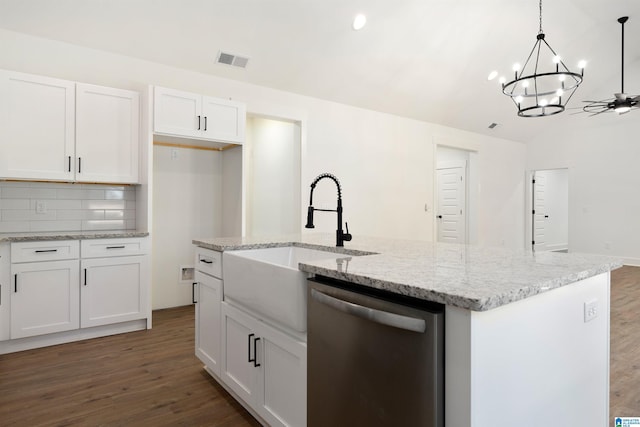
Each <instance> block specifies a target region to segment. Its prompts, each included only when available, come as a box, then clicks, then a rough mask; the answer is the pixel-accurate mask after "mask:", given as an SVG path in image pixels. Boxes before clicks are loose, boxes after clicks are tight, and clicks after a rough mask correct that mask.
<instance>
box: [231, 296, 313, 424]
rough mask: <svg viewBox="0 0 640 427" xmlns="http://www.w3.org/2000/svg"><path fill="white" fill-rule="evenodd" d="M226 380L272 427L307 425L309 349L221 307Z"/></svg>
mask: <svg viewBox="0 0 640 427" xmlns="http://www.w3.org/2000/svg"><path fill="white" fill-rule="evenodd" d="M222 324H223V325H222V326H223V330H222V340H223V342H222V348H223V358H222V366H221V377H222V380H223V381H224V382H225V384H227V385H228V386H229V387H230V388H231V389H232V390H233V391H234V392H235V393H236V394H237V395H238V396H239V397H240V398H241V399H243V400H244V401H245V402H246V403H248V404H249V406H251V407H252V408H253V409H254V410H255V411H256V412H257V413H258V415H260V416H261V417H262V418H263V419H264V420H266V421H267V422H268V424H269V425H271V426H272V427H275V426H283V427H284V426H295V427H300V426H306V424H307V346H306V344H305V343H303V342H300V341H297V340H295V339H294V338H292V337H290V336H288V335H286V334H284V333H283V332H280V331H278V330H276V329H274V328H272V327H271V326H269V325H267V324H266V323H264V322H262V321H259V320H257V319H255V318H253V317H252V316H250V315H248V314H246V313H244V312H242V311H240V310H238V309H236V308H235V307H232V306H230V305H229V304H227V303H225V302H223V303H222Z"/></svg>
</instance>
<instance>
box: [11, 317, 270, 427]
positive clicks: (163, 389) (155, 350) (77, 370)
mask: <svg viewBox="0 0 640 427" xmlns="http://www.w3.org/2000/svg"><path fill="white" fill-rule="evenodd" d="M153 316H154V317H153V323H154V325H153V326H154V327H153V329H151V330H148V331H139V332H132V333H128V334H120V335H114V336H111V337H104V338H97V339H92V340H87V341H81V342H76V343H70V344H63V345H58V346H53V347H47V348H42V349H37V350H29V351H23V352H19V353H12V354H7V355H2V356H0V425H2V426H30V427H31V426H97V425H105V426H221V427H241V426H259V424H258V423H257V422H256V421H255V419H253V418H252V417H251V415H249V413H248V412H246V411H245V410H244V408H242V407H241V406H240V405H239V404H238V403H237V402H236V401H235V400H234V399H233V398H232V397H231V396H230V395H229V394H227V392H226V391H225V390H224V389H223V388H222V387H220V386H219V385H218V384H217V383H216V382H215V381H214V380H213V379H212V378H211V377H210V376H209V375H208V374H207V373H206V372H204V370H203V369H202V366H203V364H202V363H201V362H200V361H199V360H198V359H197V358H196V357H195V355H194V345H195V344H194V310H193V306H186V307H180V308H175V309H169V310H160V311H155V312H154V313H153Z"/></svg>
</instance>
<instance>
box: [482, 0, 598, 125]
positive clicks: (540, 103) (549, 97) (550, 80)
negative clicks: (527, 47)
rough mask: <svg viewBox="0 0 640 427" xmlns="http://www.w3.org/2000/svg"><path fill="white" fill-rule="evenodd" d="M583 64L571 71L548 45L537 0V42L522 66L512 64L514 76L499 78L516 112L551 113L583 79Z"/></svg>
mask: <svg viewBox="0 0 640 427" xmlns="http://www.w3.org/2000/svg"><path fill="white" fill-rule="evenodd" d="M545 47H546V49H544V48H545ZM534 54H535V58H534ZM532 59H535V61H532ZM585 65H586V63H585V61H580V62H579V63H578V67H579V68H580V69H581V71H580V73H579V74H578V73H574V72H572V71H570V70H569V68H567V66H566V65H565V64H564V62H563V61H562V58H560V56H559V55H558V54H557V53H556V52H555V51H554V50H553V49H552V48H551V46H549V43H547V41H546V40H545V34H544V32H542V0H540V30H539V32H538V35H537V36H536V43H535V44H534V45H533V49H531V53H529V57H528V58H527V61H526V62H525V63H524V66H523V67H522V68H521V67H520V64H514V66H513V71H514V79H513V80H511V81H509V82H507V79H506V78H505V77H501V78H500V80H499V82H500V83H501V84H502V93H504V94H505V95H507V96H509V97H510V98H511V100H512V101H513V103H514V104H515V105H516V107H518V116H520V117H544V116H552V115H554V114H558V113H561V112H563V111H564V108H565V105H567V102H569V100H570V99H571V97H572V96H573V93H574V92H575V90H576V89H577V88H578V86H579V85H580V83H582V77H583V76H584V67H585ZM543 67H544V68H543ZM545 70H546V71H545ZM492 75H494V73H492ZM494 76H495V75H494ZM490 77H491V75H490Z"/></svg>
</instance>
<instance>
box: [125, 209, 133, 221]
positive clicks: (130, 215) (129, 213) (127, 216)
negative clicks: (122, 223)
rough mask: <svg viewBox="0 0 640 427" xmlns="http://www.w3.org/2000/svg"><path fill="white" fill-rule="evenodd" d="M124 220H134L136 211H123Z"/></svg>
mask: <svg viewBox="0 0 640 427" xmlns="http://www.w3.org/2000/svg"><path fill="white" fill-rule="evenodd" d="M124 219H136V211H135V209H125V211H124Z"/></svg>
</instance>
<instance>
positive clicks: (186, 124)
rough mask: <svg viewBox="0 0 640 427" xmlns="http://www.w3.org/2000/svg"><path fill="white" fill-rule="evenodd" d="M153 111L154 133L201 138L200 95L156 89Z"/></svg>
mask: <svg viewBox="0 0 640 427" xmlns="http://www.w3.org/2000/svg"><path fill="white" fill-rule="evenodd" d="M153 110H154V112H153V129H154V132H156V133H164V134H168V135H176V136H184V137H192V138H202V129H203V127H204V119H203V117H202V96H201V95H197V94H193V93H188V92H182V91H179V90H174V89H167V88H162V87H156V88H155V90H154V103H153Z"/></svg>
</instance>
